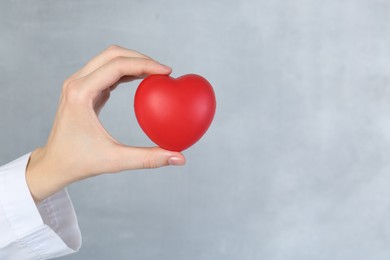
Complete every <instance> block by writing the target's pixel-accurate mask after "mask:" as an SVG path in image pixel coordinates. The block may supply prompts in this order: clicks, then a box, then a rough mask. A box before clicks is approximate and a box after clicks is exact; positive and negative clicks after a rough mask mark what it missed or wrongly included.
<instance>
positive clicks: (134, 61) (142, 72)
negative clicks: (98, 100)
mask: <svg viewBox="0 0 390 260" xmlns="http://www.w3.org/2000/svg"><path fill="white" fill-rule="evenodd" d="M171 71H172V69H171V68H170V67H168V66H165V65H162V64H160V63H158V62H156V61H154V60H151V59H145V58H128V57H116V58H114V59H112V60H111V61H109V62H108V63H106V64H105V65H103V66H101V67H100V68H98V69H96V70H95V71H93V72H92V73H90V74H89V75H87V76H86V77H85V78H83V79H82V85H81V88H84V90H85V91H87V92H91V93H96V94H98V93H100V92H101V91H102V90H105V89H107V88H110V87H111V86H113V85H114V84H115V83H117V82H118V81H119V80H120V79H121V78H122V77H124V76H132V77H135V78H143V77H145V76H147V75H151V74H163V75H169V74H170V73H171ZM80 90H81V89H80Z"/></svg>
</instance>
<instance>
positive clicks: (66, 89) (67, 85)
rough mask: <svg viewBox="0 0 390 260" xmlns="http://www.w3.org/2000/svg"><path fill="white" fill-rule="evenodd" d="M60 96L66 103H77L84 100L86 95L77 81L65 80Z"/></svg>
mask: <svg viewBox="0 0 390 260" xmlns="http://www.w3.org/2000/svg"><path fill="white" fill-rule="evenodd" d="M62 95H63V96H64V97H65V99H66V100H67V101H71V102H79V101H83V100H85V99H86V95H85V93H84V91H82V88H81V87H80V84H79V83H78V81H77V80H70V79H67V80H65V81H64V84H63V87H62Z"/></svg>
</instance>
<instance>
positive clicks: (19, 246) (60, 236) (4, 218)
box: [0, 154, 81, 260]
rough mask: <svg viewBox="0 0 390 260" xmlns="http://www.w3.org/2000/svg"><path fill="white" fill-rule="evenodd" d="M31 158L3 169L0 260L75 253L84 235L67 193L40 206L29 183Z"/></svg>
mask: <svg viewBox="0 0 390 260" xmlns="http://www.w3.org/2000/svg"><path fill="white" fill-rule="evenodd" d="M29 158H30V154H26V155H24V156H22V157H20V158H19V159H17V160H15V161H13V162H10V163H8V164H7V165H4V166H2V167H0V259H2V260H28V259H50V258H54V257H59V256H63V255H66V254H70V253H74V252H76V251H77V250H78V249H79V248H80V246H81V235H80V230H79V227H78V223H77V218H76V215H75V212H74V209H73V205H72V202H71V200H70V198H69V195H68V193H67V191H66V190H65V189H64V190H61V191H60V192H58V193H56V194H54V195H52V196H50V197H49V198H47V199H45V200H44V201H42V202H41V203H39V204H38V205H36V204H35V203H34V200H33V198H32V196H31V194H30V191H29V189H28V186H27V183H26V166H27V163H28V160H29Z"/></svg>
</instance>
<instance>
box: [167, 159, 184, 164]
mask: <svg viewBox="0 0 390 260" xmlns="http://www.w3.org/2000/svg"><path fill="white" fill-rule="evenodd" d="M168 164H169V165H184V164H185V162H184V160H183V159H181V158H179V157H171V158H169V159H168Z"/></svg>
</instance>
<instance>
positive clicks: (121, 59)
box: [26, 46, 185, 202]
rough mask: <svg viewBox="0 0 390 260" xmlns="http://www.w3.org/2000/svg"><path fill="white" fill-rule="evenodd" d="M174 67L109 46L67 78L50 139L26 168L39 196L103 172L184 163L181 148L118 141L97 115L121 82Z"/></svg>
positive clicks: (34, 191)
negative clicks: (164, 148) (140, 145)
mask: <svg viewBox="0 0 390 260" xmlns="http://www.w3.org/2000/svg"><path fill="white" fill-rule="evenodd" d="M170 72H171V68H169V67H167V66H164V65H161V64H160V63H158V62H156V61H154V60H153V59H151V58H150V57H147V56H145V55H143V54H140V53H138V52H135V51H132V50H128V49H124V48H121V47H118V46H111V47H109V48H108V49H106V50H105V51H104V52H102V53H101V54H99V55H98V56H96V57H95V58H94V59H92V60H91V61H90V62H88V63H87V64H86V65H85V66H84V67H83V68H82V69H81V70H79V71H78V72H76V73H75V74H73V75H72V76H71V77H70V78H68V79H67V80H65V82H64V85H63V88H62V94H61V98H60V102H59V107H58V111H57V114H56V117H55V121H54V124H53V128H52V131H51V133H50V136H49V138H48V141H47V143H46V145H45V146H44V147H41V148H38V149H36V150H35V151H34V152H33V153H32V154H31V157H30V162H29V164H28V167H27V170H26V178H27V183H28V186H29V188H30V191H31V194H32V196H33V197H34V199H35V201H37V202H38V201H41V200H43V199H45V198H47V197H48V196H50V195H52V194H54V193H56V192H57V191H59V190H61V189H62V188H64V187H65V186H67V185H68V184H70V183H72V182H75V181H79V180H82V179H85V178H88V177H91V176H96V175H99V174H102V173H114V172H119V171H123V170H132V169H142V168H156V167H161V166H165V165H183V164H185V158H184V156H183V155H182V154H181V153H179V152H172V151H167V150H163V149H161V148H158V147H153V148H140V147H130V146H127V145H124V144H121V143H119V142H118V141H117V140H115V139H114V138H113V137H111V136H110V135H109V134H108V133H107V131H106V130H105V129H104V127H103V126H102V124H101V123H100V121H99V119H98V115H99V112H100V110H101V109H102V107H103V106H104V104H105V103H106V102H107V100H108V99H109V97H110V92H111V91H112V90H114V89H115V88H116V86H117V85H118V84H119V83H122V82H126V81H131V80H133V79H137V78H143V77H145V76H147V75H150V74H170Z"/></svg>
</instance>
